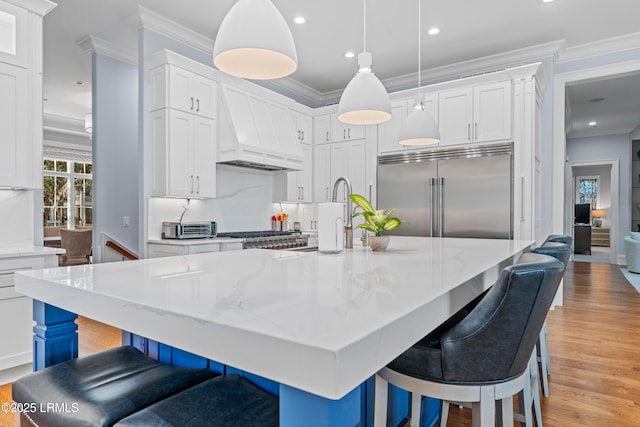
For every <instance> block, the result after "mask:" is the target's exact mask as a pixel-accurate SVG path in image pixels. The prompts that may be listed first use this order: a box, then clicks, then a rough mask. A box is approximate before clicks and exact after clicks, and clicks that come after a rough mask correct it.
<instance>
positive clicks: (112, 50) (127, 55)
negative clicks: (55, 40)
mask: <svg viewBox="0 0 640 427" xmlns="http://www.w3.org/2000/svg"><path fill="white" fill-rule="evenodd" d="M76 45H77V46H79V47H80V48H81V49H82V50H84V51H85V52H86V53H88V54H89V55H91V54H94V53H97V54H100V55H105V56H108V57H110V58H114V59H117V60H119V61H123V62H127V63H129V64H132V65H136V64H137V63H138V57H137V55H136V53H135V52H134V51H133V50H131V49H126V48H124V47H122V46H119V45H117V44H115V43H112V42H110V41H107V40H103V39H101V38H99V37H96V36H94V35H92V34H89V35H88V36H86V37H83V38H81V39H80V40H78V41H77V42H76Z"/></svg>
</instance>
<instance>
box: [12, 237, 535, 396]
mask: <svg viewBox="0 0 640 427" xmlns="http://www.w3.org/2000/svg"><path fill="white" fill-rule="evenodd" d="M531 244H532V242H530V241H521V240H515V241H513V240H512V241H509V240H482V239H451V238H444V239H439V238H434V239H431V238H418V237H392V238H391V243H390V245H389V248H388V249H387V252H371V251H370V250H368V249H366V248H362V247H361V246H358V247H356V248H355V249H353V250H349V251H344V252H342V253H339V254H322V253H317V252H292V251H269V250H262V249H252V250H244V251H232V252H216V253H203V254H195V255H189V256H177V257H166V258H155V259H145V260H139V261H128V262H116V263H107V264H95V265H83V266H76V267H65V268H52V269H45V270H36V271H29V272H19V273H17V274H16V290H17V291H18V292H22V293H24V294H26V295H28V296H30V297H33V298H36V299H39V300H42V301H44V302H46V303H49V304H52V305H54V306H57V307H60V308H63V309H66V310H69V311H72V312H75V313H78V314H81V315H83V316H87V317H90V318H93V319H96V320H98V321H101V322H104V323H107V324H111V325H114V326H116V327H119V328H122V329H125V330H128V331H130V332H133V333H137V334H140V335H142V336H146V337H148V338H151V339H154V340H158V341H160V342H164V343H167V344H169V345H172V346H175V347H178V348H182V349H185V350H188V351H191V352H193V353H196V354H199V355H201V356H205V357H208V358H210V359H213V360H217V361H219V362H222V363H225V364H229V365H232V366H235V367H237V368H239V369H242V370H246V371H249V372H253V373H255V374H258V375H261V376H264V377H266V378H270V379H273V380H275V381H278V382H281V383H284V384H287V385H290V386H292V387H296V388H299V389H302V390H305V391H308V392H311V393H314V394H317V395H320V396H322V397H326V398H330V399H337V398H340V397H342V396H344V395H345V394H346V393H348V392H349V391H351V390H352V389H353V388H355V387H356V386H357V385H359V384H360V383H362V382H363V381H364V380H366V379H367V378H368V377H370V376H371V375H372V374H374V373H375V372H376V371H377V370H378V369H380V368H382V367H383V366H384V365H386V364H387V363H388V362H390V361H391V360H392V359H393V358H395V357H396V356H398V355H399V354H400V353H402V352H403V351H404V350H405V349H407V348H409V347H410V346H411V345H413V344H414V343H415V342H416V341H417V340H418V339H420V338H421V337H423V336H424V335H426V334H427V333H428V332H429V331H430V330H431V329H433V328H434V327H435V326H437V325H438V324H439V323H441V322H442V321H444V320H445V319H446V318H447V317H449V316H450V315H451V314H453V313H454V312H455V311H457V310H458V309H460V308H461V307H463V306H464V305H465V304H466V303H467V302H468V301H470V300H471V299H472V298H474V297H475V296H476V295H478V294H479V293H480V292H482V290H483V289H485V288H486V287H488V286H490V285H491V284H492V283H493V281H494V280H495V278H496V277H497V274H498V271H499V268H500V267H498V265H501V266H504V265H508V264H511V263H512V261H513V259H514V258H515V257H517V256H519V254H520V253H521V252H522V251H523V249H525V248H527V247H529V246H530V245H531Z"/></svg>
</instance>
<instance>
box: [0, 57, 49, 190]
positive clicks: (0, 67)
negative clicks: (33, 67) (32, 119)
mask: <svg viewBox="0 0 640 427" xmlns="http://www.w3.org/2000/svg"><path fill="white" fill-rule="evenodd" d="M28 82H29V80H28V71H27V70H26V69H24V68H21V67H17V66H15V65H9V64H3V63H1V62H0V93H1V94H2V96H0V129H2V138H0V152H2V155H1V156H0V186H7V187H33V186H35V185H34V184H35V183H32V182H31V175H32V171H33V169H34V165H33V163H34V159H33V154H32V152H33V147H32V144H30V143H29V138H28V135H29V132H28V129H29V127H28V126H29V110H30V107H29V104H30V103H29V98H28V90H29V85H28ZM40 185H42V183H40Z"/></svg>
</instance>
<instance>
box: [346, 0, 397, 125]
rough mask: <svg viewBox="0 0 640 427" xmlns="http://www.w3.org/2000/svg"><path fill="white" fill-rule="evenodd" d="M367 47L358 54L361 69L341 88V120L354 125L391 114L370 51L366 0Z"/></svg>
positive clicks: (376, 120) (368, 123)
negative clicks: (372, 66)
mask: <svg viewBox="0 0 640 427" xmlns="http://www.w3.org/2000/svg"><path fill="white" fill-rule="evenodd" d="M363 2H364V50H363V52H361V53H360V54H358V65H359V70H358V72H357V73H356V75H355V76H354V77H353V78H352V79H351V81H350V82H349V84H348V85H347V87H346V88H345V89H344V92H342V96H341V97H340V103H339V104H338V120H340V121H341V122H343V123H349V124H352V125H374V124H377V123H382V122H386V121H387V120H389V119H390V118H391V100H390V99H389V94H387V90H386V89H385V88H384V86H383V85H382V82H380V80H379V79H378V78H377V77H376V76H375V74H374V73H373V71H372V70H371V64H372V61H371V59H372V56H371V53H369V52H367V0H364V1H363Z"/></svg>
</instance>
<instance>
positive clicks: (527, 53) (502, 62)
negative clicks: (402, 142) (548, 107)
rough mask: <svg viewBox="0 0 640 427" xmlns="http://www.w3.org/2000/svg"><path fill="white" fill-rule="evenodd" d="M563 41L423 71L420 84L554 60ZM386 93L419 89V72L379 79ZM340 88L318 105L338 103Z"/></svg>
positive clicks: (320, 98) (318, 98)
mask: <svg viewBox="0 0 640 427" xmlns="http://www.w3.org/2000/svg"><path fill="white" fill-rule="evenodd" d="M564 44H565V42H564V40H558V41H553V42H549V43H543V44H539V45H535V46H531V47H527V48H523V49H516V50H512V51H509V52H504V53H499V54H496V55H491V56H485V57H482V58H477V59H472V60H469V61H464V62H458V63H456V64H450V65H444V66H442V67H436V68H431V69H428V70H422V72H421V80H422V85H423V86H427V85H430V84H434V83H438V82H441V81H443V80H450V79H451V78H455V77H458V78H462V77H471V76H476V75H480V74H487V73H491V72H495V71H502V70H505V69H507V68H513V67H518V66H521V65H525V64H528V63H531V62H532V61H535V60H540V59H542V58H554V59H555V58H556V57H557V55H558V51H559V50H560V49H562V47H563V46H564ZM382 84H383V85H384V87H385V88H386V89H387V92H389V93H393V92H400V91H405V90H409V89H415V88H417V87H418V73H417V72H415V73H409V74H404V75H402V76H397V77H390V78H387V79H384V80H382ZM342 91H343V89H340V90H334V91H331V92H325V93H320V94H319V96H318V97H317V98H316V99H315V100H316V101H317V102H319V103H320V104H321V105H331V104H335V103H338V102H339V101H340V96H342Z"/></svg>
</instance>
